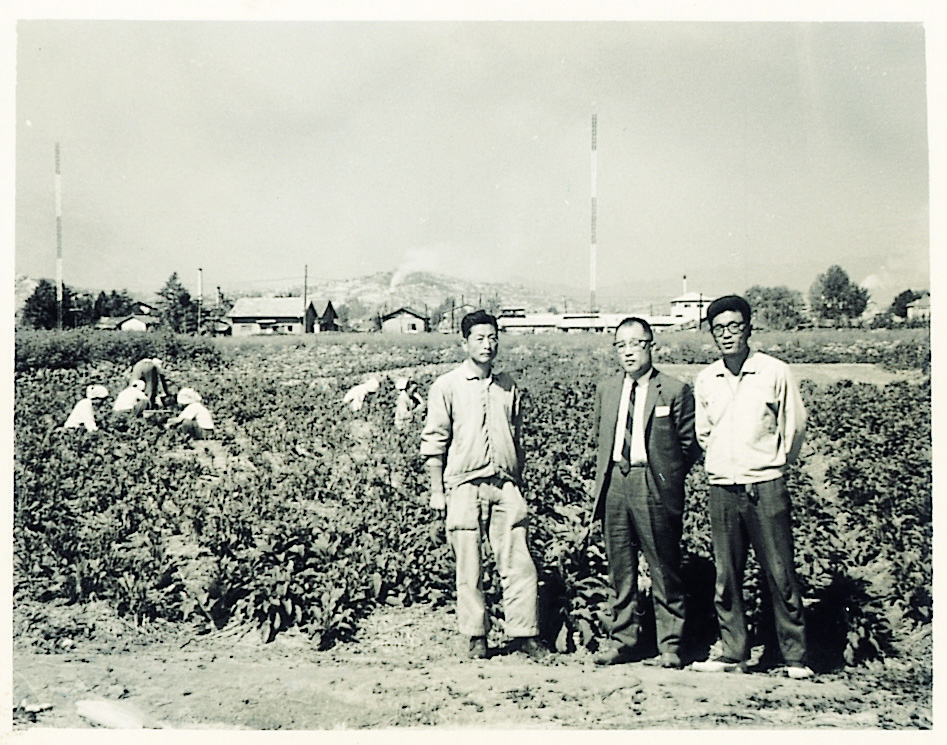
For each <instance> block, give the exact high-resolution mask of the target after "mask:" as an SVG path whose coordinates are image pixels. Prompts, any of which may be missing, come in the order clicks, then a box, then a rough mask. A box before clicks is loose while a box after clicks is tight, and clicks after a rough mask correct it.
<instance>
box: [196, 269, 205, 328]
mask: <svg viewBox="0 0 947 745" xmlns="http://www.w3.org/2000/svg"><path fill="white" fill-rule="evenodd" d="M203 310H204V270H203V269H201V268H200V267H197V335H198V336H200V335H201V315H202V313H203Z"/></svg>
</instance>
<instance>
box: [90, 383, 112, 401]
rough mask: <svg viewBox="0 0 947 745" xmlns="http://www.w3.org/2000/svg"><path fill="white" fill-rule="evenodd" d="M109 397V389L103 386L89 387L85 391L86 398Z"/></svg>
mask: <svg viewBox="0 0 947 745" xmlns="http://www.w3.org/2000/svg"><path fill="white" fill-rule="evenodd" d="M108 395H109V389H108V388H106V387H105V386H104V385H90V386H87V387H86V389H85V397H86V398H106V397H107V396H108Z"/></svg>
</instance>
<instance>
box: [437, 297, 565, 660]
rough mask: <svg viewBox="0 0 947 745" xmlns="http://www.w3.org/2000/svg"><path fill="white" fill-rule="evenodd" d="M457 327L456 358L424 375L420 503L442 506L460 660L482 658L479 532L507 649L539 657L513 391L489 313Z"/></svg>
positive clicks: (484, 623) (485, 622)
mask: <svg viewBox="0 0 947 745" xmlns="http://www.w3.org/2000/svg"><path fill="white" fill-rule="evenodd" d="M461 331H462V333H463V340H464V341H463V348H464V352H465V353H466V359H465V360H464V361H463V362H462V363H461V364H460V365H459V366H458V367H456V368H455V369H453V370H452V371H450V372H448V373H445V374H444V375H441V376H440V377H439V378H437V380H435V381H434V384H433V385H432V386H431V391H430V394H429V397H428V411H427V420H426V422H425V425H424V430H423V432H422V434H421V455H423V456H425V457H426V459H427V460H426V468H427V470H428V473H429V475H430V479H431V499H430V505H431V507H432V508H434V509H436V510H439V511H442V510H444V509H445V508H446V528H447V535H448V540H449V542H450V545H451V548H452V549H453V552H454V558H455V560H456V581H457V620H458V625H459V627H460V632H461V633H462V634H465V635H466V636H468V637H469V639H470V643H469V649H468V654H469V656H470V657H474V658H485V657H487V656H488V652H487V632H488V630H489V616H488V614H487V609H486V605H485V601H484V596H483V576H482V573H483V568H482V563H481V552H482V550H483V545H482V544H483V541H484V538H485V537H487V538H488V539H489V545H490V548H491V550H492V551H493V555H494V558H495V559H496V565H497V569H498V571H499V574H500V584H501V588H502V591H503V610H504V617H505V619H506V620H505V626H506V633H507V635H508V636H509V637H511V638H512V640H513V647H514V649H516V650H518V651H521V652H524V653H525V654H526V655H528V656H529V657H530V658H532V659H534V660H541V659H543V658H544V657H546V656H547V655H548V654H549V653H548V651H547V650H546V649H544V648H543V647H542V645H541V644H540V643H539V640H538V639H537V634H538V633H539V624H538V618H537V613H538V599H537V576H536V565H535V564H534V563H533V559H532V557H531V556H530V553H529V549H528V548H527V545H526V523H527V512H528V510H527V505H526V500H525V499H524V498H523V494H522V492H521V491H520V473H521V468H522V452H521V450H520V445H519V427H520V400H519V394H518V392H517V389H516V386H515V385H514V383H513V379H512V378H511V377H510V376H509V375H507V374H506V373H502V372H501V373H494V372H493V360H494V358H495V357H496V354H497V347H498V342H499V340H498V328H497V321H496V318H494V317H493V316H491V315H489V314H487V313H485V312H484V311H482V310H480V311H476V312H474V313H470V314H468V315H466V316H464V318H463V321H462V322H461ZM445 489H446V495H445Z"/></svg>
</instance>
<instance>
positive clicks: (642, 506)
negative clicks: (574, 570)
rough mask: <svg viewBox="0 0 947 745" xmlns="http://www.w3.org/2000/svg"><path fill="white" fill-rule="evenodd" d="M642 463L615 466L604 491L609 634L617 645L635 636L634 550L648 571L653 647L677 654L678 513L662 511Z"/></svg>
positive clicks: (680, 605) (680, 620)
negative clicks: (654, 633)
mask: <svg viewBox="0 0 947 745" xmlns="http://www.w3.org/2000/svg"><path fill="white" fill-rule="evenodd" d="M646 470H647V469H646V468H632V469H631V470H630V471H629V472H628V475H627V476H626V475H624V474H622V472H621V471H620V470H619V468H618V467H617V466H614V467H613V468H612V471H611V478H610V481H609V484H608V487H607V491H606V493H605V526H604V537H605V553H606V555H607V556H608V574H609V580H610V581H611V585H612V588H613V589H614V590H615V605H614V610H613V622H612V628H611V635H612V638H613V639H615V640H616V641H617V642H618V643H619V644H620V645H621V646H623V647H628V648H630V647H633V646H634V645H635V644H636V643H637V642H638V634H639V631H640V615H639V612H638V551H639V550H640V551H642V552H643V553H644V557H645V560H646V561H647V562H648V568H649V570H650V573H651V593H652V598H653V600H654V617H655V625H656V627H657V628H656V631H657V642H658V651H659V652H662V653H663V652H672V653H674V654H678V648H679V646H680V643H681V630H682V629H683V627H684V591H683V587H682V582H681V529H682V520H681V515H679V514H673V513H672V512H670V511H668V510H667V508H666V507H665V505H664V502H663V500H662V499H661V497H660V496H659V495H658V494H655V493H653V492H652V491H651V490H650V489H649V488H648V484H647V481H646V479H645V472H646Z"/></svg>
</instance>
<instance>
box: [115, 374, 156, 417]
mask: <svg viewBox="0 0 947 745" xmlns="http://www.w3.org/2000/svg"><path fill="white" fill-rule="evenodd" d="M147 403H148V396H146V395H145V381H144V380H133V381H132V382H131V383H130V384H129V385H128V387H127V388H123V389H122V390H121V391H119V393H118V395H117V396H116V397H115V403H114V404H112V410H113V411H115V412H116V413H120V414H121V413H126V414H128V413H135V414H140V413H141V412H142V411H144V408H145V405H146V404H147Z"/></svg>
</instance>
